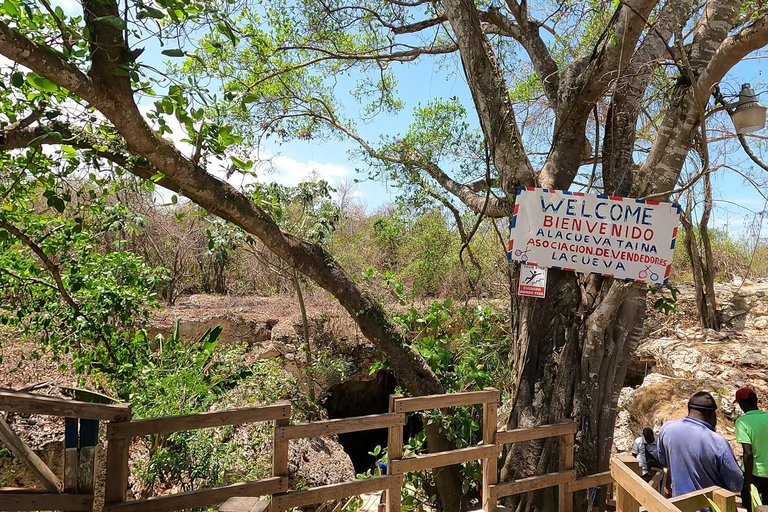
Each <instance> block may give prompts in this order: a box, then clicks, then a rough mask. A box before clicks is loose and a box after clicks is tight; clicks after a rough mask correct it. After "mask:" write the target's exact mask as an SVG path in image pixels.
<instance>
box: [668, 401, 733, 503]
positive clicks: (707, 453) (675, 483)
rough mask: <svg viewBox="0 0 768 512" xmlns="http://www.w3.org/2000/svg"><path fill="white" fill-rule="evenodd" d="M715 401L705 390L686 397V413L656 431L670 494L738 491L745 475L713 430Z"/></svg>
mask: <svg viewBox="0 0 768 512" xmlns="http://www.w3.org/2000/svg"><path fill="white" fill-rule="evenodd" d="M716 412H717V403H716V402H715V399H714V398H712V395H710V394H709V393H707V392H706V391H699V392H698V393H694V395H693V396H691V398H690V399H689V400H688V416H686V417H685V418H683V419H682V420H678V421H670V422H669V423H665V424H664V426H662V427H661V431H660V432H659V460H660V462H661V463H662V464H664V465H665V466H667V467H668V468H669V478H668V479H667V482H669V481H671V482H672V496H680V495H681V494H686V493H689V492H693V491H697V490H699V489H704V488H706V487H711V486H713V485H716V486H719V487H723V488H725V489H728V490H730V491H733V492H739V491H741V488H742V486H743V485H744V474H743V473H742V472H741V468H740V467H739V463H738V462H737V461H736V456H735V455H734V454H733V449H731V445H729V444H728V441H726V440H725V438H724V437H723V436H721V435H720V434H718V433H717V432H715V427H716V426H717V414H716Z"/></svg>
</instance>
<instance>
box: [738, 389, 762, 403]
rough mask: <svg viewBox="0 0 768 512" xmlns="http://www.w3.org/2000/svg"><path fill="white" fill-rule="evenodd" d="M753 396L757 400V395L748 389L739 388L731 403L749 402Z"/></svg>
mask: <svg viewBox="0 0 768 512" xmlns="http://www.w3.org/2000/svg"><path fill="white" fill-rule="evenodd" d="M753 396H754V397H755V398H757V393H755V392H754V391H752V390H751V389H749V388H741V389H740V390H738V391H737V392H736V399H735V400H734V401H733V403H736V402H738V401H739V400H749V399H750V398H751V397H753Z"/></svg>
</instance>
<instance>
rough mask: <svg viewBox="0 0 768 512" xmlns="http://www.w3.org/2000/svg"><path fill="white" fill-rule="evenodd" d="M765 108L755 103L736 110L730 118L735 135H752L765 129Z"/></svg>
mask: <svg viewBox="0 0 768 512" xmlns="http://www.w3.org/2000/svg"><path fill="white" fill-rule="evenodd" d="M765 112H766V107H764V106H762V105H760V104H759V103H757V102H756V103H755V104H754V105H752V106H750V107H748V108H744V109H742V110H737V111H736V112H734V113H733V116H731V119H733V125H734V126H735V127H736V132H737V133H752V132H756V131H758V130H762V129H763V128H765Z"/></svg>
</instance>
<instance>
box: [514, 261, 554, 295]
mask: <svg viewBox="0 0 768 512" xmlns="http://www.w3.org/2000/svg"><path fill="white" fill-rule="evenodd" d="M517 294H518V295H522V296H524V297H536V298H538V299H543V298H544V297H545V296H546V295H547V269H546V268H544V267H537V266H535V265H525V264H523V265H520V281H519V282H518V283H517Z"/></svg>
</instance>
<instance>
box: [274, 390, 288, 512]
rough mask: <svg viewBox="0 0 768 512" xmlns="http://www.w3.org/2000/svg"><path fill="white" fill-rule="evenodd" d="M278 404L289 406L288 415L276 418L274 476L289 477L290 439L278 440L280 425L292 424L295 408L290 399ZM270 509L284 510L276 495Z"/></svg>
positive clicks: (277, 511)
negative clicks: (279, 504) (281, 508)
mask: <svg viewBox="0 0 768 512" xmlns="http://www.w3.org/2000/svg"><path fill="white" fill-rule="evenodd" d="M278 404H281V405H287V406H288V417H287V418H280V419H278V420H275V429H274V432H272V476H282V477H285V478H288V448H289V443H290V441H289V440H285V441H278V439H277V429H278V428H280V427H286V426H288V425H290V424H291V412H292V410H293V409H292V405H291V403H290V402H288V401H280V402H277V403H276V404H275V405H278ZM279 494H283V493H279ZM269 509H270V512H282V511H281V510H280V508H279V507H278V505H277V500H275V495H273V496H272V499H271V500H270V503H269Z"/></svg>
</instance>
